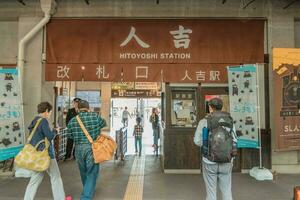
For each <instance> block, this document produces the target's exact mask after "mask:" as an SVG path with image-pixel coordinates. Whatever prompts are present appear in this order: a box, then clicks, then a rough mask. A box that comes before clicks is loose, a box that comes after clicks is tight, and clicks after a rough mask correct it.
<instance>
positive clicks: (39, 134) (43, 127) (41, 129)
mask: <svg viewBox="0 0 300 200" xmlns="http://www.w3.org/2000/svg"><path fill="white" fill-rule="evenodd" d="M39 118H40V117H39V116H37V117H35V118H34V119H33V120H32V122H31V124H30V125H29V127H28V129H29V132H30V133H31V131H32V129H33V128H34V126H35V124H36V122H37V120H38V119H39ZM55 135H56V132H55V131H51V130H50V127H49V123H48V121H47V119H42V120H41V122H40V124H39V126H38V127H37V129H36V132H35V133H34V134H33V137H32V139H31V141H30V144H31V145H33V146H35V145H36V144H37V143H39V142H40V141H42V140H44V139H45V137H47V139H48V141H49V143H50V146H49V149H48V151H49V156H50V158H51V159H54V158H55V152H54V147H53V143H52V140H53V139H54V137H55ZM44 149H45V143H41V144H40V145H39V146H38V148H37V150H39V151H42V150H44Z"/></svg>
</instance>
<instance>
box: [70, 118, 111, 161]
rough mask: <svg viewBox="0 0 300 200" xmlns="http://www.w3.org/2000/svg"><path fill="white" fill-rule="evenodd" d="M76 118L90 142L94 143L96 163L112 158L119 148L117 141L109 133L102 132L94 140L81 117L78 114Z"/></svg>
mask: <svg viewBox="0 0 300 200" xmlns="http://www.w3.org/2000/svg"><path fill="white" fill-rule="evenodd" d="M76 119H77V121H78V123H79V125H80V127H81V129H82V131H83V132H84V134H85V136H86V137H87V138H88V140H89V142H90V143H91V144H92V150H93V156H94V160H95V163H102V162H104V161H108V160H111V159H112V157H113V155H114V152H115V150H116V148H117V144H116V142H115V141H114V140H113V139H112V138H111V137H110V136H107V135H104V134H101V135H100V136H99V137H98V138H97V139H96V141H93V139H92V137H91V136H90V134H89V133H88V132H87V130H86V128H85V127H84V125H83V123H82V121H81V119H80V117H79V116H78V115H77V116H76Z"/></svg>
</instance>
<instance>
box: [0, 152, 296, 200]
mask: <svg viewBox="0 0 300 200" xmlns="http://www.w3.org/2000/svg"><path fill="white" fill-rule="evenodd" d="M134 158H135V156H128V157H126V161H125V163H124V165H122V164H121V163H119V162H113V161H111V162H108V163H105V164H103V165H102V167H101V176H100V178H99V179H98V184H97V191H96V194H95V198H94V199H95V200H98V199H99V200H122V199H124V196H125V192H126V188H127V185H128V181H129V176H130V172H131V171H132V165H133V161H134ZM60 168H61V173H62V178H63V182H64V186H65V191H66V193H67V194H71V195H72V196H73V199H75V200H78V199H79V196H80V192H81V189H82V186H81V182H80V177H79V173H78V169H77V166H76V163H75V162H74V161H68V162H62V163H60ZM143 175H144V176H143V180H144V183H143V185H144V186H143V191H142V193H143V199H144V200H167V199H170V200H204V199H205V188H204V182H203V179H202V177H201V175H174V174H164V173H162V171H161V168H160V159H159V158H157V157H155V156H146V160H145V169H144V174H143ZM26 184H27V180H26V179H14V178H1V179H0V200H21V199H22V197H23V194H24V191H25V187H26ZM295 185H300V175H278V176H277V177H276V178H275V180H274V181H262V182H259V181H256V180H255V179H253V178H251V177H250V176H249V175H248V174H240V173H237V174H233V196H234V199H235V200H291V199H292V192H293V187H294V186H295ZM133 191H134V190H133ZM36 199H37V200H48V199H49V200H50V199H52V197H51V188H50V183H49V179H48V177H47V176H45V180H44V181H43V183H42V184H41V186H40V188H39V191H38V194H37V198H36Z"/></svg>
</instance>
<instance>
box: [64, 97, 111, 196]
mask: <svg viewBox="0 0 300 200" xmlns="http://www.w3.org/2000/svg"><path fill="white" fill-rule="evenodd" d="M78 109H79V114H78V116H79V117H80V119H81V121H82V123H83V125H84V126H85V128H86V130H87V131H88V133H89V134H90V136H91V137H92V138H93V140H96V138H97V137H98V136H99V135H100V131H101V129H102V128H103V127H105V126H106V122H105V120H104V119H102V118H101V117H99V116H98V115H97V114H96V113H93V112H89V103H88V102H87V101H85V100H80V101H79V103H78ZM67 137H68V138H70V139H73V140H74V143H75V158H76V161H77V164H78V167H79V171H80V176H81V181H82V184H83V191H82V193H81V196H80V200H90V199H93V196H94V193H95V189H96V182H97V177H98V174H99V164H96V163H95V162H94V157H93V151H92V145H91V143H90V142H89V141H88V139H87V137H86V136H85V134H84V132H83V130H82V129H81V128H80V125H79V123H78V121H77V119H76V117H74V118H72V119H71V121H70V122H69V123H68V133H67Z"/></svg>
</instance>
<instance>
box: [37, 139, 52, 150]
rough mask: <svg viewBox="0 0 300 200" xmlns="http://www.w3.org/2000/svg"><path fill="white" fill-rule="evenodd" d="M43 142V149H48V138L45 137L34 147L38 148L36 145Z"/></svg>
mask: <svg viewBox="0 0 300 200" xmlns="http://www.w3.org/2000/svg"><path fill="white" fill-rule="evenodd" d="M43 142H45V149H48V148H49V146H50V143H49V140H48V139H47V138H45V139H44V140H41V141H39V142H38V143H37V144H36V145H35V147H34V148H38V146H39V145H40V144H42V143H43Z"/></svg>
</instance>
